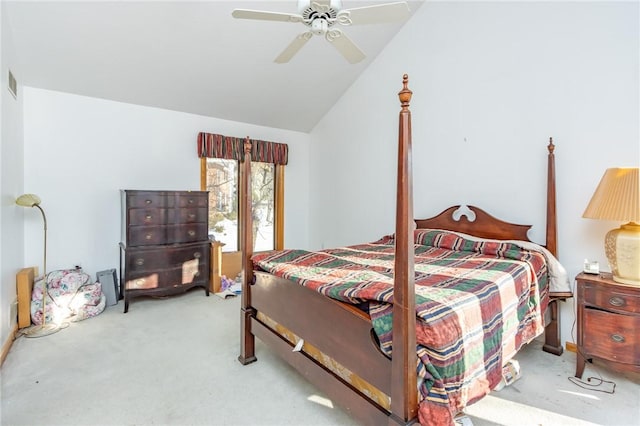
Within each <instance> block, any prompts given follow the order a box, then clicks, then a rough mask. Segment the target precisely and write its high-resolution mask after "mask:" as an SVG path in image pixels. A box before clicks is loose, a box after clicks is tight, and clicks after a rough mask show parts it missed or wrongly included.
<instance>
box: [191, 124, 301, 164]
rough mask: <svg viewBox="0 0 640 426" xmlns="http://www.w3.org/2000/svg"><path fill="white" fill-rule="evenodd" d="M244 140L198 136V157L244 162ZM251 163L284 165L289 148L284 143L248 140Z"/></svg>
mask: <svg viewBox="0 0 640 426" xmlns="http://www.w3.org/2000/svg"><path fill="white" fill-rule="evenodd" d="M244 141H245V138H236V137H233V136H224V135H218V134H214V133H204V132H200V133H199V134H198V157H209V158H225V159H228V160H238V161H242V160H244V149H243V146H244ZM249 141H250V142H251V161H258V162H261V163H273V164H282V165H286V164H287V162H288V161H289V146H288V145H287V144H286V143H277V142H268V141H261V140H257V139H249Z"/></svg>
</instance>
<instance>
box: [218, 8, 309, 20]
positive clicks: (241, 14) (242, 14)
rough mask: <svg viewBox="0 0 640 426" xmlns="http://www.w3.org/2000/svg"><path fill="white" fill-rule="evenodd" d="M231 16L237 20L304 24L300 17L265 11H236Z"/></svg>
mask: <svg viewBox="0 0 640 426" xmlns="http://www.w3.org/2000/svg"><path fill="white" fill-rule="evenodd" d="M231 16H233V17H234V18H237V19H257V20H260V21H281V22H302V16H300V15H295V14H292V13H280V12H266V11H263V10H248V9H234V11H233V12H232V13H231Z"/></svg>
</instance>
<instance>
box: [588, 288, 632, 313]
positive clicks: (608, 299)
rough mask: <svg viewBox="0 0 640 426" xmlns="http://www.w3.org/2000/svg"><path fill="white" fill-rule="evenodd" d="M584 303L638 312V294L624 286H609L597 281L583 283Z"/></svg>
mask: <svg viewBox="0 0 640 426" xmlns="http://www.w3.org/2000/svg"><path fill="white" fill-rule="evenodd" d="M582 291H583V292H584V293H583V295H584V299H583V300H584V304H585V305H586V306H594V307H598V308H602V309H606V310H609V311H613V312H620V313H630V314H639V313H640V295H639V294H638V292H637V291H635V292H634V291H633V290H632V289H629V290H626V289H624V287H620V286H618V287H616V288H610V287H606V286H603V285H599V284H597V283H591V282H587V283H585V284H584V285H583V288H582Z"/></svg>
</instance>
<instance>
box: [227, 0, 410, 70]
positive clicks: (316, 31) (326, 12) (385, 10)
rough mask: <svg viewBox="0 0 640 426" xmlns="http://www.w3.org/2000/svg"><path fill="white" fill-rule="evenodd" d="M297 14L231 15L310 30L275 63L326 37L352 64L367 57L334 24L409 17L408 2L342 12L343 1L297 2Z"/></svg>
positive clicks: (250, 12) (254, 12) (256, 12)
mask: <svg viewBox="0 0 640 426" xmlns="http://www.w3.org/2000/svg"><path fill="white" fill-rule="evenodd" d="M298 12H299V13H298V14H293V13H281V12H269V11H263V10H249V9H235V10H234V11H233V13H232V14H231V15H232V16H233V17H234V18H237V19H253V20H260V21H280V22H291V23H298V22H301V23H302V24H303V25H306V26H307V27H309V30H308V31H306V32H304V33H302V34H298V35H297V36H296V37H295V38H294V39H293V41H292V42H291V43H290V44H289V45H288V46H287V47H286V48H285V49H284V50H283V51H282V53H280V55H278V57H277V58H276V59H275V62H276V63H279V64H283V63H287V62H289V61H290V60H291V59H292V58H293V57H294V56H295V55H296V53H298V52H299V51H300V49H302V47H303V46H304V45H305V44H306V43H307V41H309V39H310V38H311V37H312V36H313V35H318V36H324V38H325V40H327V41H328V42H329V43H331V44H332V45H333V47H335V48H336V50H337V51H338V52H340V54H341V55H342V56H343V57H344V58H345V59H346V60H347V61H348V62H349V63H351V64H356V63H358V62H360V61H362V60H363V59H364V58H365V57H366V56H365V54H364V52H363V51H362V50H360V48H359V47H358V46H357V45H356V44H355V43H354V42H353V41H351V39H350V38H349V37H347V35H346V34H345V33H344V32H343V31H342V30H340V29H338V28H331V27H332V26H334V25H335V24H339V25H343V26H350V25H365V24H382V23H392V22H400V21H403V20H405V19H407V18H408V17H409V5H408V4H407V2H406V1H400V2H395V3H385V4H379V5H374V6H364V7H358V8H354V9H343V8H342V1H341V0H298Z"/></svg>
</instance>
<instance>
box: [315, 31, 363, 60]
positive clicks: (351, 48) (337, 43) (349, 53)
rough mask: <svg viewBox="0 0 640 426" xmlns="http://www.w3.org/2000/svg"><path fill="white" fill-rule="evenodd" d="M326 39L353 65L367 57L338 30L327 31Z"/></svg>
mask: <svg viewBox="0 0 640 426" xmlns="http://www.w3.org/2000/svg"><path fill="white" fill-rule="evenodd" d="M325 38H326V39H327V41H328V42H329V43H331V44H333V46H334V47H335V48H336V49H337V50H338V52H340V53H341V54H342V56H344V58H345V59H346V60H347V61H349V63H351V64H357V63H358V62H360V61H361V60H363V59H364V58H365V57H366V56H365V54H364V52H363V51H362V50H360V48H359V47H358V46H356V45H355V43H354V42H352V41H351V39H350V38H349V37H347V35H346V34H345V33H343V32H342V31H340V30H338V29H333V30H330V31H327V34H326V35H325Z"/></svg>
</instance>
